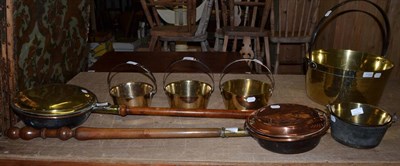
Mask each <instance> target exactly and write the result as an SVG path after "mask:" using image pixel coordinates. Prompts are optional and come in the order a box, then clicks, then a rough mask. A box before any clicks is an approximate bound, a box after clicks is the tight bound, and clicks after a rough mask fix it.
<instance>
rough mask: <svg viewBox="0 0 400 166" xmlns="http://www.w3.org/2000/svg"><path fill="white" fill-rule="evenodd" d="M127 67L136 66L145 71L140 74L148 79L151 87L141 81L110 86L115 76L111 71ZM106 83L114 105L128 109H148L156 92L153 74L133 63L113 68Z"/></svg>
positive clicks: (129, 62)
mask: <svg viewBox="0 0 400 166" xmlns="http://www.w3.org/2000/svg"><path fill="white" fill-rule="evenodd" d="M127 65H128V66H136V67H139V68H140V69H142V70H143V71H145V72H144V73H142V74H143V75H145V76H146V77H147V78H149V79H150V80H151V83H152V84H153V85H152V84H149V83H146V82H141V81H129V82H125V83H121V84H118V85H115V86H111V82H112V79H113V78H114V76H115V74H117V73H114V74H111V73H113V71H114V70H116V69H117V68H120V67H123V66H127ZM107 83H108V88H109V93H110V96H111V97H112V99H113V102H114V104H115V105H126V106H129V107H148V106H150V105H151V100H152V98H153V96H154V95H155V94H156V92H157V84H156V78H155V77H154V75H153V73H152V72H151V71H149V70H148V69H147V68H145V67H144V66H143V65H141V64H139V63H137V62H133V61H128V62H126V63H121V64H119V65H116V66H115V67H113V68H112V69H111V71H110V72H109V73H108V76H107Z"/></svg>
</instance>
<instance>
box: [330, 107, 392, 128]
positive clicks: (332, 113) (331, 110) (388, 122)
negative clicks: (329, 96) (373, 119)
mask: <svg viewBox="0 0 400 166" xmlns="http://www.w3.org/2000/svg"><path fill="white" fill-rule="evenodd" d="M338 104H350V105H363V106H367V107H370V108H375V109H378V110H380V111H381V113H385V114H387V115H388V116H389V118H390V119H389V120H388V121H387V122H385V123H383V124H377V125H363V124H358V123H354V122H352V121H349V120H346V119H344V118H342V117H341V116H338V115H337V114H336V113H335V111H334V110H333V109H332V107H334V106H336V105H338ZM327 108H328V111H329V113H330V115H331V116H334V118H337V119H340V120H341V121H343V122H345V123H347V124H349V125H352V126H359V127H366V128H376V127H383V128H387V127H389V126H391V124H392V123H393V122H394V115H392V114H390V113H389V112H387V111H385V110H384V109H382V108H380V107H378V106H374V105H371V104H366V103H359V102H345V103H336V104H328V105H327ZM357 108H360V107H357ZM352 109H354V108H352ZM330 120H331V121H332V120H333V119H332V117H331V118H330Z"/></svg>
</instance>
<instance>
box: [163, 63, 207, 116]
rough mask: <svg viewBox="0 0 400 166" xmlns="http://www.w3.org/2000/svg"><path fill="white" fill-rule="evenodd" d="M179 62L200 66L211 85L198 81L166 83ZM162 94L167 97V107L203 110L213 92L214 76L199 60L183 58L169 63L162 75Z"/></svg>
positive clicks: (188, 80)
mask: <svg viewBox="0 0 400 166" xmlns="http://www.w3.org/2000/svg"><path fill="white" fill-rule="evenodd" d="M181 62H194V63H198V64H200V65H201V66H202V67H203V69H205V71H204V72H205V74H207V75H208V77H209V78H210V79H211V81H212V85H211V84H209V83H206V82H203V81H199V80H192V79H187V80H178V81H173V82H167V79H168V77H169V76H170V74H171V73H172V69H173V67H174V66H175V65H176V64H178V63H181ZM163 86H164V92H165V94H166V95H167V96H168V101H169V105H170V107H171V108H184V109H205V108H207V105H208V100H209V98H210V96H211V94H212V92H213V91H214V76H213V75H212V72H211V70H210V69H209V68H208V66H207V65H205V64H204V63H203V62H201V61H200V60H198V59H196V58H194V57H183V58H182V59H180V60H177V61H174V62H173V63H171V64H170V65H169V66H168V67H167V69H166V72H165V74H164V78H163Z"/></svg>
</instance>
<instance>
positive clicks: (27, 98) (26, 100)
mask: <svg viewBox="0 0 400 166" xmlns="http://www.w3.org/2000/svg"><path fill="white" fill-rule="evenodd" d="M95 103H96V96H95V95H94V94H93V93H92V92H90V91H89V90H87V89H85V88H82V87H79V86H76V85H70V84H47V85H42V86H38V87H34V88H30V89H26V90H23V91H20V92H18V93H17V94H16V96H15V97H14V100H13V103H12V104H11V106H12V107H13V109H14V110H17V111H21V112H24V113H28V114H33V115H40V116H64V115H71V114H77V113H81V112H83V111H87V110H90V109H91V108H92V107H93V106H94V104H95Z"/></svg>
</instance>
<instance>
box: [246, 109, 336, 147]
mask: <svg viewBox="0 0 400 166" xmlns="http://www.w3.org/2000/svg"><path fill="white" fill-rule="evenodd" d="M246 126H247V127H248V128H249V129H250V130H252V131H254V132H255V133H256V134H258V135H260V136H267V137H271V138H272V137H274V138H282V139H287V138H291V139H290V140H300V139H305V138H308V137H311V136H315V135H317V134H320V133H321V134H322V133H325V131H326V130H327V129H328V128H329V121H328V119H327V115H326V113H325V112H323V111H321V110H319V109H316V108H310V107H307V106H303V105H298V104H273V105H269V106H265V107H263V108H260V109H259V110H257V111H256V112H254V113H252V114H251V115H250V116H249V117H248V119H247V120H246Z"/></svg>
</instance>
